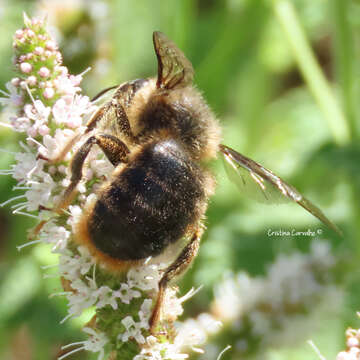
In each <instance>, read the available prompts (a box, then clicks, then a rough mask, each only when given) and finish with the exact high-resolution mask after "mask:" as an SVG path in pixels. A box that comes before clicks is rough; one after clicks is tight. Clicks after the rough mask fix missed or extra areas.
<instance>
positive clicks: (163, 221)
mask: <svg viewBox="0 0 360 360" xmlns="http://www.w3.org/2000/svg"><path fill="white" fill-rule="evenodd" d="M202 176H203V175H202V171H201V169H200V168H199V167H198V166H197V165H195V164H194V163H193V162H191V161H190V160H189V158H188V156H187V155H186V153H185V152H184V151H183V150H182V149H181V147H180V146H179V145H178V144H177V143H176V141H174V140H164V141H161V142H157V143H152V144H150V145H148V146H147V147H145V148H144V149H142V151H141V152H139V153H138V155H137V156H136V158H135V159H133V160H132V162H131V163H130V164H129V165H127V166H125V167H124V168H123V169H122V170H121V172H119V173H118V174H117V175H116V176H114V178H113V180H112V181H111V182H110V184H109V185H108V186H107V187H106V188H104V189H103V191H102V192H101V193H100V194H99V197H98V200H97V202H96V203H95V205H94V207H93V210H92V213H91V214H90V216H89V221H88V232H89V235H90V237H91V241H92V242H93V244H94V245H95V246H96V248H97V249H98V250H99V251H101V252H103V253H105V254H107V255H109V256H110V257H112V258H114V259H119V260H137V259H144V258H147V257H149V256H156V255H158V254H160V253H161V252H162V250H163V249H164V248H165V247H166V246H167V245H169V244H170V243H173V242H175V241H177V240H179V239H180V238H182V237H183V236H184V235H185V234H186V232H187V230H188V229H189V227H190V226H191V225H192V224H194V223H195V222H197V221H198V220H199V218H200V217H201V215H202V212H203V211H202V209H204V206H203V205H204V202H205V201H206V196H205V194H204V190H203V185H202Z"/></svg>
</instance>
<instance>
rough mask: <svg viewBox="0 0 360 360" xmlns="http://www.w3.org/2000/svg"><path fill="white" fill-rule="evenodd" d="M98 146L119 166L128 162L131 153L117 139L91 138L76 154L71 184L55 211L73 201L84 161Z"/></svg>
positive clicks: (104, 136) (109, 136)
mask: <svg viewBox="0 0 360 360" xmlns="http://www.w3.org/2000/svg"><path fill="white" fill-rule="evenodd" d="M95 144H96V145H98V146H99V147H100V148H101V150H102V151H103V152H104V154H105V155H106V157H107V158H108V159H109V161H110V162H111V163H112V164H113V165H114V166H117V165H118V164H119V163H120V162H127V155H128V154H129V153H130V150H129V149H128V147H127V146H126V145H125V144H124V143H123V142H122V141H121V140H120V139H118V138H117V137H115V136H112V135H108V134H99V135H95V136H90V137H89V138H88V139H87V141H86V142H85V143H84V144H83V145H82V146H81V147H80V149H79V150H78V151H77V152H76V153H75V155H74V157H73V159H72V161H71V165H70V168H71V182H70V185H69V186H68V188H67V189H66V190H65V193H64V195H63V198H62V199H61V201H60V203H59V204H58V205H57V207H56V209H55V211H57V212H59V211H60V210H62V209H64V208H66V207H67V206H68V205H69V204H70V203H71V201H72V199H73V195H74V190H75V188H76V186H77V184H78V183H79V181H80V180H81V178H82V168H83V165H84V161H85V159H86V157H87V155H88V154H89V152H90V150H91V148H92V146H93V145H95Z"/></svg>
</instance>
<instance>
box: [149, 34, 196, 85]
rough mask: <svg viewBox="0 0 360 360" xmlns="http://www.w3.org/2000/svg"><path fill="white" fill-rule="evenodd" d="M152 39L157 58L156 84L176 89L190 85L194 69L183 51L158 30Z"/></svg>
mask: <svg viewBox="0 0 360 360" xmlns="http://www.w3.org/2000/svg"><path fill="white" fill-rule="evenodd" d="M153 41H154V48H155V52H156V56H157V59H158V78H157V83H156V86H157V87H158V88H164V89H176V88H181V87H184V86H187V85H190V84H191V83H192V81H193V78H194V69H193V67H192V65H191V62H190V61H189V60H188V59H187V58H186V57H185V55H184V54H183V52H182V51H181V50H180V49H179V48H178V47H177V46H176V45H175V44H174V43H173V42H172V41H171V40H170V39H168V38H167V37H166V36H165V35H164V34H163V33H161V32H159V31H155V32H154V34H153Z"/></svg>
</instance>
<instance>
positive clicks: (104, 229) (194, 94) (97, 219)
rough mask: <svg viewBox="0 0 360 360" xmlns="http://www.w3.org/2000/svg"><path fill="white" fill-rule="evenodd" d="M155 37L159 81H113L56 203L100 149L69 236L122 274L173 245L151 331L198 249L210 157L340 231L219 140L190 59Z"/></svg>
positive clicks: (210, 180)
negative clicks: (101, 167) (108, 169)
mask: <svg viewBox="0 0 360 360" xmlns="http://www.w3.org/2000/svg"><path fill="white" fill-rule="evenodd" d="M153 42H154V48H155V53H156V56H157V61H158V72H157V77H156V78H148V79H137V80H133V81H129V82H126V83H124V84H122V85H120V86H118V87H116V90H115V91H114V94H113V96H112V97H111V99H110V100H109V101H108V102H106V103H105V104H103V105H102V106H101V107H100V108H99V109H98V110H97V111H96V113H95V114H94V115H93V116H92V117H91V118H90V120H89V121H88V123H87V125H86V130H85V133H86V134H87V137H86V140H85V141H84V143H83V144H82V145H81V146H80V147H79V149H78V150H77V151H76V153H75V154H74V156H73V159H72V161H71V165H70V169H71V182H70V185H69V186H68V188H67V189H66V191H65V193H64V195H63V197H62V200H61V202H60V204H59V205H58V207H57V211H61V210H62V209H65V208H66V207H67V206H68V205H69V204H70V203H71V201H72V199H73V197H74V196H75V193H76V187H77V185H78V183H79V181H80V180H81V179H82V176H83V175H82V170H83V166H84V161H85V159H86V157H87V155H88V154H89V152H90V150H91V148H92V147H93V146H94V145H97V146H99V148H100V149H101V150H102V152H103V153H104V154H105V156H106V157H107V158H108V159H109V161H110V162H111V164H112V165H113V166H114V169H113V171H112V174H111V176H110V177H109V179H108V180H107V181H105V183H104V184H103V185H102V186H101V187H100V188H99V190H98V191H97V194H96V195H97V196H96V199H95V200H94V201H92V202H91V203H90V204H88V205H86V206H85V208H84V209H83V213H82V215H81V217H80V220H79V222H78V224H77V226H76V230H75V234H74V238H75V241H76V242H77V243H78V244H81V245H85V246H86V247H87V248H88V249H89V251H90V253H91V254H92V256H93V257H94V258H95V260H96V261H97V262H98V263H101V264H103V265H105V266H106V267H107V268H108V269H109V270H111V271H126V270H127V269H129V268H131V267H133V266H136V265H138V264H141V263H143V261H144V259H147V258H149V257H156V256H158V255H161V254H163V253H164V252H166V251H168V249H173V248H174V247H172V246H170V245H178V250H177V252H174V254H172V258H173V259H172V263H171V265H170V266H169V267H168V268H167V269H166V270H165V271H164V273H163V275H162V278H161V280H160V282H159V292H158V295H157V299H156V304H155V306H154V309H153V312H152V315H151V318H150V329H151V331H154V328H155V326H156V325H157V324H158V322H159V320H160V314H161V305H162V302H163V300H164V294H165V290H166V287H167V285H168V283H169V282H170V281H171V280H172V279H173V278H175V277H177V276H179V275H181V274H182V273H184V272H185V270H186V269H187V268H188V267H189V265H190V264H191V262H192V260H193V259H194V258H195V256H196V254H197V253H198V250H199V245H200V239H201V236H202V234H203V231H204V219H205V212H206V208H207V206H208V200H209V198H210V196H211V195H212V194H213V193H214V189H215V180H214V176H213V174H211V172H210V171H209V170H208V169H207V167H206V162H207V161H209V160H211V159H214V158H216V156H217V154H220V155H221V156H222V157H223V159H224V160H225V164H227V170H228V172H229V175H230V178H232V179H233V180H234V181H235V182H236V183H237V184H238V185H239V186H246V185H247V183H248V182H249V181H251V182H252V184H254V185H255V187H256V188H257V189H258V192H259V193H260V196H261V197H262V198H263V200H265V201H267V200H269V201H271V197H272V196H273V194H274V193H277V194H278V195H279V196H280V197H283V198H284V199H290V200H293V201H295V202H296V203H298V204H299V205H300V206H302V207H303V208H305V209H306V210H307V211H309V212H310V213H311V214H313V215H314V216H316V217H317V218H318V219H320V220H321V221H322V222H323V223H325V224H326V225H328V226H329V227H330V228H332V229H333V230H335V231H337V232H339V230H338V228H337V227H336V226H335V225H334V224H333V223H332V222H331V221H330V220H328V218H327V217H326V216H325V215H324V214H323V213H322V211H321V210H320V209H319V208H317V207H316V206H315V205H313V204H312V203H311V202H310V201H309V200H307V199H306V198H304V197H303V196H302V195H301V194H300V193H299V192H298V191H297V190H296V189H295V188H294V187H292V186H291V185H289V184H287V183H286V182H285V181H284V180H282V179H281V178H280V177H278V176H277V175H275V174H274V173H273V172H271V171H270V170H267V169H266V168H265V167H263V166H261V165H260V164H258V163H256V162H255V161H253V160H251V159H249V158H247V157H246V156H244V155H241V154H240V153H238V152H236V151H235V150H233V149H231V148H230V147H228V146H226V145H222V144H221V129H220V126H219V123H218V121H217V119H216V117H215V116H214V114H213V112H212V111H211V110H210V108H209V106H208V105H207V104H206V102H205V100H204V99H203V97H202V95H201V94H200V92H199V91H198V90H197V89H196V88H195V87H194V86H193V78H194V69H193V67H192V65H191V63H190V61H189V60H188V59H187V58H186V57H185V55H184V54H183V52H182V51H181V50H180V49H179V48H178V47H177V46H176V45H175V44H174V43H173V42H172V41H171V40H169V39H168V38H167V37H166V36H165V35H164V34H163V33H161V32H154V34H153ZM114 88H115V87H112V88H109V89H114ZM109 89H106V90H104V91H102V92H101V93H100V94H99V96H100V95H102V94H103V93H105V92H107V91H108V90H109ZM68 147H69V146H68ZM175 247H176V246H175ZM171 251H173V250H171Z"/></svg>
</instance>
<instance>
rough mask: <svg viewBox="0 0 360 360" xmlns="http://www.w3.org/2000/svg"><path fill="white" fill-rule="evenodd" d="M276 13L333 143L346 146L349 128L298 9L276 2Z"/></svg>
mask: <svg viewBox="0 0 360 360" xmlns="http://www.w3.org/2000/svg"><path fill="white" fill-rule="evenodd" d="M272 4H273V9H274V12H275V14H276V16H277V18H278V20H279V22H280V24H281V26H282V28H283V30H284V33H285V36H286V37H287V40H288V42H289V44H290V46H291V49H292V51H293V54H294V57H295V60H296V61H297V63H298V66H299V68H300V71H301V72H302V74H303V76H304V78H305V81H306V83H307V85H308V87H309V89H310V91H311V92H312V94H313V96H314V98H315V100H316V102H317V103H318V105H319V107H320V109H321V110H322V112H323V114H324V117H325V119H326V121H327V122H328V126H329V129H330V131H331V133H332V135H333V138H334V141H335V142H336V143H337V144H338V145H344V144H346V143H348V142H349V140H350V129H349V124H348V123H347V121H346V119H345V117H344V115H343V113H342V111H341V109H340V107H339V104H338V103H337V101H336V98H335V96H334V94H333V91H332V89H331V88H330V85H329V83H328V82H327V80H326V78H325V76H324V74H323V72H322V70H321V68H320V66H319V64H318V63H317V61H316V59H315V56H314V53H313V51H312V49H311V47H310V44H309V41H308V40H307V38H306V35H305V33H304V30H303V29H302V27H301V24H300V22H299V19H298V16H297V14H296V10H295V8H294V6H293V4H292V3H291V2H290V1H289V0H273V2H272Z"/></svg>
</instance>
